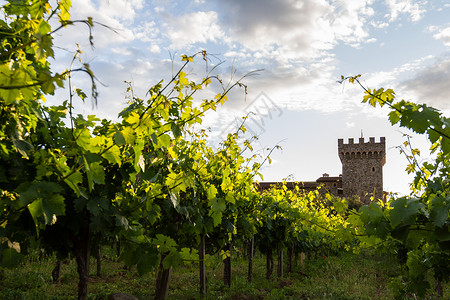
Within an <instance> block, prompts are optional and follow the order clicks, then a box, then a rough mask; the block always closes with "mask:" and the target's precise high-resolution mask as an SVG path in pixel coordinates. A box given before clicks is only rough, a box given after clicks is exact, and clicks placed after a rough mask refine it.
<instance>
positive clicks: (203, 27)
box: [164, 11, 227, 50]
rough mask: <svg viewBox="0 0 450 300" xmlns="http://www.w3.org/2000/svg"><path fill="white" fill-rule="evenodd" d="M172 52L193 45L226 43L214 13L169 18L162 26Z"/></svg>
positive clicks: (199, 12) (198, 13) (206, 12)
mask: <svg viewBox="0 0 450 300" xmlns="http://www.w3.org/2000/svg"><path fill="white" fill-rule="evenodd" d="M164 27H165V32H166V35H167V36H168V38H169V39H170V41H171V45H170V47H171V48H172V49H174V50H179V49H183V48H190V46H192V45H193V44H195V43H207V42H209V41H212V42H218V43H221V42H223V41H226V39H227V38H226V36H225V33H224V32H223V31H222V29H221V28H220V26H219V25H218V15H217V13H216V12H215V11H198V12H193V13H189V14H185V15H183V16H170V18H169V20H168V21H167V23H166V24H165V25H164Z"/></svg>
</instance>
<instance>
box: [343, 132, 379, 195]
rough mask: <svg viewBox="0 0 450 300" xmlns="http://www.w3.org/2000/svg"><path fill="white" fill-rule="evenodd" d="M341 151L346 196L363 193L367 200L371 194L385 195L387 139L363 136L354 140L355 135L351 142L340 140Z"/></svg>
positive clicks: (344, 193)
mask: <svg viewBox="0 0 450 300" xmlns="http://www.w3.org/2000/svg"><path fill="white" fill-rule="evenodd" d="M338 153H339V158H340V159H341V162H342V189H343V196H344V197H351V196H355V195H357V196H360V198H361V200H362V201H363V202H364V203H368V202H369V201H370V197H371V196H374V198H375V199H383V165H384V164H385V162H386V141H385V138H384V137H381V138H380V142H378V143H377V142H375V138H373V137H371V138H370V139H369V141H368V142H365V141H364V138H360V139H359V142H358V143H355V142H354V140H353V139H352V138H350V139H348V144H344V140H343V139H339V140H338Z"/></svg>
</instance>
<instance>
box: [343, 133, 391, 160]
mask: <svg viewBox="0 0 450 300" xmlns="http://www.w3.org/2000/svg"><path fill="white" fill-rule="evenodd" d="M338 153H339V158H340V159H341V161H343V160H348V159H360V158H361V159H381V160H382V164H383V165H384V164H385V157H386V138H385V137H380V142H375V138H374V137H370V138H369V141H368V142H365V140H364V138H360V139H359V142H358V143H355V142H354V139H353V138H349V139H348V144H344V139H338Z"/></svg>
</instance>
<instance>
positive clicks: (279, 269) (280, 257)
mask: <svg viewBox="0 0 450 300" xmlns="http://www.w3.org/2000/svg"><path fill="white" fill-rule="evenodd" d="M283 273H284V272H283V250H282V249H280V250H278V266H277V276H278V277H281V278H282V277H283Z"/></svg>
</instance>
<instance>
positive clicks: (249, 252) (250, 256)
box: [247, 235, 255, 282]
mask: <svg viewBox="0 0 450 300" xmlns="http://www.w3.org/2000/svg"><path fill="white" fill-rule="evenodd" d="M254 245H255V236H254V235H253V236H252V238H251V239H250V241H249V243H248V250H247V256H248V273H247V281H248V282H252V280H253V255H254V253H253V251H254Z"/></svg>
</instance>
